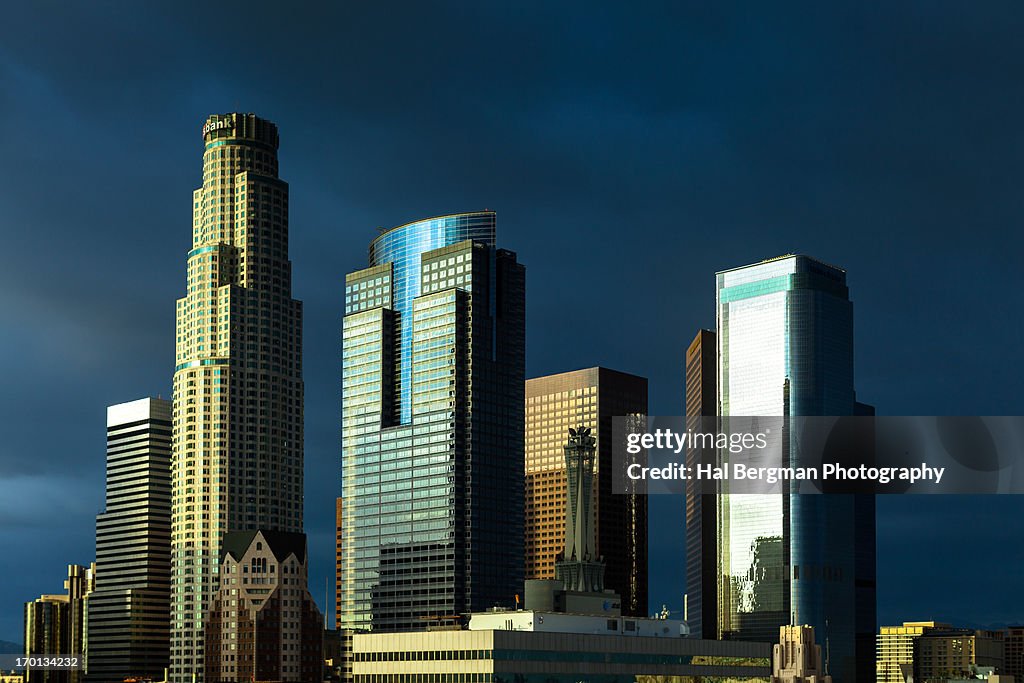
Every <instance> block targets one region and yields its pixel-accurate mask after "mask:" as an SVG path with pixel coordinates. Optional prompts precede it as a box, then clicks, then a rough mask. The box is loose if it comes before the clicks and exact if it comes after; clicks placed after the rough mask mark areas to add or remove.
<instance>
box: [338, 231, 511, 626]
mask: <svg viewBox="0 0 1024 683" xmlns="http://www.w3.org/2000/svg"><path fill="white" fill-rule="evenodd" d="M342 334H343V343H342V347H343V348H342V470H343V486H342V489H343V491H342V498H343V502H344V504H343V506H342V521H341V560H340V568H339V576H338V581H339V586H340V590H339V592H340V605H339V626H340V627H341V628H345V629H353V628H354V629H360V628H363V629H365V628H370V627H371V626H372V628H374V629H379V630H402V629H416V628H426V627H429V626H436V625H438V624H450V623H452V622H454V621H457V620H458V619H459V618H460V615H461V614H463V613H465V612H469V611H473V610H480V609H485V608H487V607H491V606H493V605H495V604H511V603H512V602H513V600H514V596H515V594H516V593H518V592H520V591H521V590H522V578H523V575H522V550H523V538H522V524H523V508H522V495H523V436H522V434H523V382H524V376H523V375H524V365H525V270H524V268H523V266H522V265H520V264H519V263H517V262H516V256H515V254H514V253H512V252H510V251H506V250H503V249H496V248H495V214H494V213H493V212H490V211H483V212H476V213H462V214H454V215H449V216H440V217H437V218H430V219H426V220H422V221H416V222H414V223H408V224H405V225H401V226H399V227H396V228H392V229H391V230H388V231H386V232H384V233H382V234H381V235H380V236H378V237H377V239H375V240H374V241H373V243H372V244H371V245H370V267H369V268H367V269H365V270H360V271H357V272H354V273H350V274H349V275H348V276H347V277H346V278H345V318H344V323H343V333H342Z"/></svg>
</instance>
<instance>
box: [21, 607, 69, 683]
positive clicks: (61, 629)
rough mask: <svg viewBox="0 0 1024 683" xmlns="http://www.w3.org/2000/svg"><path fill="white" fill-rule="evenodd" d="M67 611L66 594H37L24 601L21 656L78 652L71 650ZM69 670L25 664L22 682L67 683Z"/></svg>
mask: <svg viewBox="0 0 1024 683" xmlns="http://www.w3.org/2000/svg"><path fill="white" fill-rule="evenodd" d="M70 615H71V610H70V605H69V604H68V596H67V595H41V596H39V597H38V598H36V599H35V600H33V601H32V602H26V603H25V633H24V636H25V656H26V657H35V656H45V655H76V654H78V655H80V654H81V653H75V652H71V616H70ZM70 673H71V672H70V671H62V670H56V669H33V668H32V667H26V669H25V681H31V682H32V683H67V681H68V680H69V677H70Z"/></svg>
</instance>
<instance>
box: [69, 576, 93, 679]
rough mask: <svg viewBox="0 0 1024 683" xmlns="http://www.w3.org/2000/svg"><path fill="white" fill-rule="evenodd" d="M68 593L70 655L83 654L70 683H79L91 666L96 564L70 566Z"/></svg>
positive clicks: (73, 669) (74, 669)
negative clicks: (90, 620) (89, 615)
mask: <svg viewBox="0 0 1024 683" xmlns="http://www.w3.org/2000/svg"><path fill="white" fill-rule="evenodd" d="M64 590H66V591H67V592H68V648H69V649H68V650H67V653H68V654H81V655H82V664H83V666H81V667H76V668H72V669H71V670H70V671H69V672H68V681H70V683H78V681H80V680H81V679H82V674H83V673H84V672H85V670H86V669H87V668H88V666H89V620H88V613H89V602H90V601H91V600H92V593H93V591H94V590H96V563H95V562H93V563H92V564H90V565H89V566H88V567H86V566H84V565H80V564H70V565H68V578H67V580H66V581H65V582H64Z"/></svg>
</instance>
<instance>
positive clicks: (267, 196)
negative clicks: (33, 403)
mask: <svg viewBox="0 0 1024 683" xmlns="http://www.w3.org/2000/svg"><path fill="white" fill-rule="evenodd" d="M202 136H203V146H204V152H203V186H202V187H201V188H199V189H198V190H196V191H195V192H194V193H193V195H192V248H191V250H190V251H189V252H188V268H187V275H188V279H187V287H186V292H185V296H184V297H183V298H181V299H178V302H177V321H176V322H177V324H176V329H177V346H176V356H175V370H174V396H173V406H174V414H173V429H172V432H173V437H172V458H171V492H172V501H171V564H172V576H171V672H170V679H171V680H172V681H174V682H176V683H191V681H192V678H193V676H195V677H196V678H197V679H201V678H202V675H203V615H204V613H205V612H206V610H207V608H208V607H209V604H210V600H211V599H212V597H213V594H214V593H215V592H216V591H217V590H218V588H219V585H218V583H217V581H216V578H217V568H218V565H219V555H220V547H221V539H222V538H223V536H224V534H226V533H228V532H232V531H251V530H255V529H268V530H278V531H288V532H296V533H299V532H301V531H302V505H303V481H302V476H303V469H302V468H303V383H302V304H301V302H299V301H296V300H295V299H293V298H292V296H291V283H292V265H291V262H290V261H289V260H288V184H287V183H285V182H284V181H282V180H281V179H280V178H279V177H278V162H277V149H278V132H277V126H275V125H274V124H273V123H271V122H270V121H266V120H264V119H261V118H259V117H258V116H256V115H254V114H237V113H236V114H220V115H214V116H211V117H210V118H208V119H207V120H206V124H205V125H204V126H203V130H202Z"/></svg>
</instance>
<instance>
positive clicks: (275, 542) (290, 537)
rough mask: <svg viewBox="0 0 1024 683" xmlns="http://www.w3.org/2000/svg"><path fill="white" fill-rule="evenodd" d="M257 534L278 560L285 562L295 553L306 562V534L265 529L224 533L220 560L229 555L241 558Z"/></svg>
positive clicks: (301, 560) (302, 561) (300, 560)
mask: <svg viewBox="0 0 1024 683" xmlns="http://www.w3.org/2000/svg"><path fill="white" fill-rule="evenodd" d="M257 534H258V535H260V536H262V538H263V541H264V542H265V543H266V544H267V547H268V548H269V549H270V551H271V552H272V553H273V554H274V557H275V558H277V561H278V562H284V561H285V560H286V559H287V558H288V556H289V555H295V557H296V558H298V560H299V562H301V563H302V564H305V563H306V534H299V533H292V532H289V531H269V530H264V529H255V530H252V531H232V532H231V533H228V534H224V540H223V541H222V542H221V551H220V561H221V562H223V561H224V558H226V557H227V556H228V555H231V556H232V557H233V558H235V559H236V560H238V559H240V558H241V557H242V555H244V554H245V552H246V551H247V550H248V549H249V547H250V546H251V545H252V544H253V541H255V540H256V536H257Z"/></svg>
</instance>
